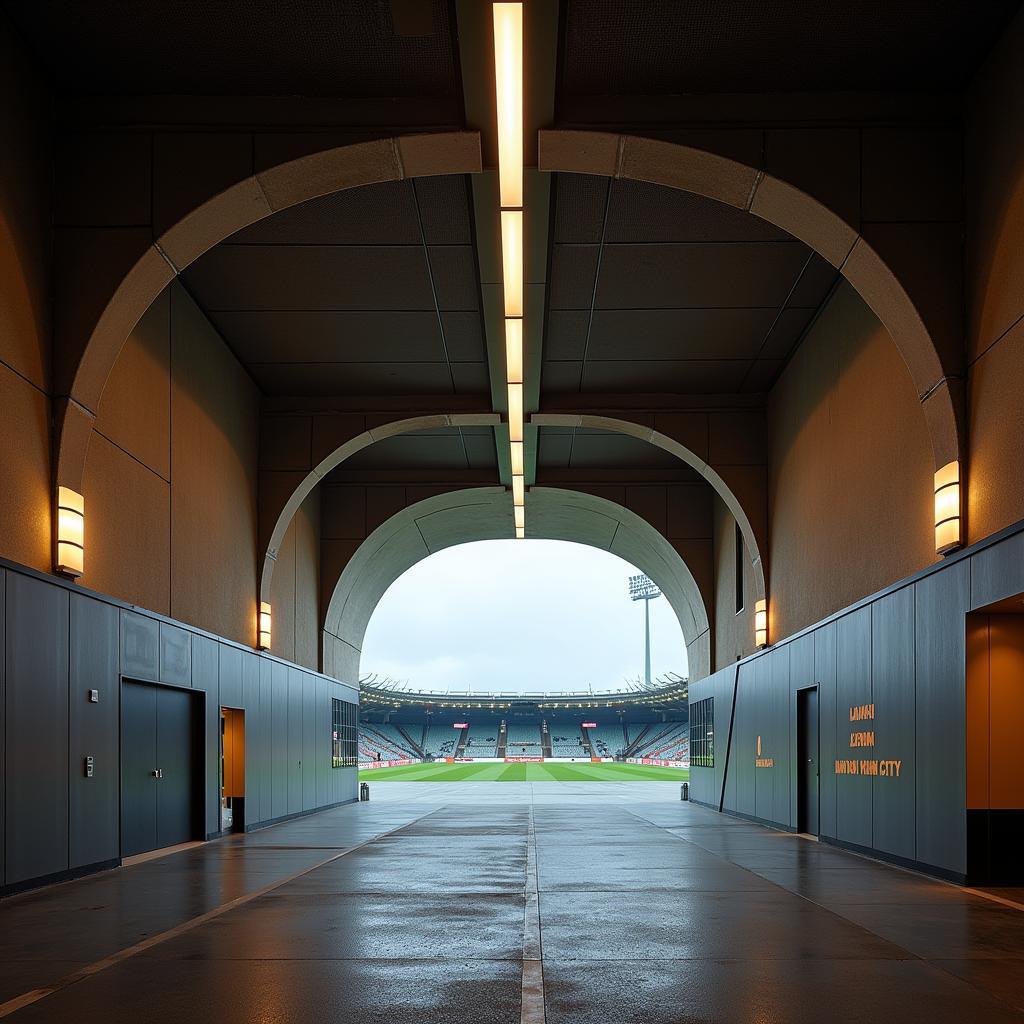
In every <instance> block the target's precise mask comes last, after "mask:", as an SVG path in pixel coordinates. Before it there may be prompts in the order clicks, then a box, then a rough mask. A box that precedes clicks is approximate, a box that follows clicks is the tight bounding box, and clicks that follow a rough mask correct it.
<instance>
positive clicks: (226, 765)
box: [220, 707, 245, 832]
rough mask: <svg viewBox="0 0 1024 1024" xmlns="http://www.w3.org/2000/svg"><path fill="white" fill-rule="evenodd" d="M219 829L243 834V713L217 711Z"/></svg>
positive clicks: (233, 710) (225, 709)
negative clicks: (218, 726)
mask: <svg viewBox="0 0 1024 1024" xmlns="http://www.w3.org/2000/svg"><path fill="white" fill-rule="evenodd" d="M220 827H221V831H222V832H244V831H245V712H244V711H243V710H242V709H241V708H224V707H222V708H221V709H220Z"/></svg>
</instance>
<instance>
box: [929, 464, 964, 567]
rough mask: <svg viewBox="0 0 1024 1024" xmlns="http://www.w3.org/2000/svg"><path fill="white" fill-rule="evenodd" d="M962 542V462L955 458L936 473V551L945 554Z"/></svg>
mask: <svg viewBox="0 0 1024 1024" xmlns="http://www.w3.org/2000/svg"><path fill="white" fill-rule="evenodd" d="M961 543H962V541H961V538H960V463H959V461H958V460H956V459H954V460H953V461H952V462H947V463H946V465H945V466H943V467H942V469H940V470H939V471H938V472H937V473H936V474H935V551H936V553H937V554H940V555H945V554H946V553H948V552H950V551H953V550H954V549H955V548H958V547H960V544H961Z"/></svg>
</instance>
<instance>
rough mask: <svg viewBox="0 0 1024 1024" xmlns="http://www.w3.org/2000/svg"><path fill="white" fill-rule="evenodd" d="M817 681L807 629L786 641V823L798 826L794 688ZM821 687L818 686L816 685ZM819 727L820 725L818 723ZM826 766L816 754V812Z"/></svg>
mask: <svg viewBox="0 0 1024 1024" xmlns="http://www.w3.org/2000/svg"><path fill="white" fill-rule="evenodd" d="M817 682H818V677H817V676H816V675H815V674H814V634H813V633H808V634H807V635H806V636H802V637H800V638H799V639H798V640H794V641H793V643H791V644H790V645H789V701H788V710H787V716H788V721H789V767H788V769H787V771H788V773H789V821H788V824H789V826H790V827H791V828H796V827H797V824H798V822H797V800H798V798H799V794H798V792H797V774H798V772H799V770H800V766H799V765H798V764H797V750H796V744H797V729H796V708H797V704H796V702H797V696H796V695H797V692H798V691H799V690H801V689H804V688H805V687H809V686H815V685H816V684H817ZM819 690H820V687H819ZM818 708H819V711H818V714H819V720H820V717H821V702H820V693H819V703H818ZM819 730H820V725H819ZM826 766H828V769H829V771H831V770H832V765H831V764H830V763H829V762H828V761H823V760H822V759H821V757H820V755H819V757H818V771H819V773H820V774H819V779H818V794H819V795H818V800H819V812H820V804H821V784H822V782H823V781H824V779H823V778H822V776H823V775H824V771H825V767H826Z"/></svg>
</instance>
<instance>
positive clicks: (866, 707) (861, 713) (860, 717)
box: [850, 704, 875, 722]
mask: <svg viewBox="0 0 1024 1024" xmlns="http://www.w3.org/2000/svg"><path fill="white" fill-rule="evenodd" d="M874 717H875V705H874V704H857V705H856V706H855V707H852V708H850V721H851V722H863V721H865V720H866V719H869V718H870V719H873V718H874Z"/></svg>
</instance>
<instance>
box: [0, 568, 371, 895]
mask: <svg viewBox="0 0 1024 1024" xmlns="http://www.w3.org/2000/svg"><path fill="white" fill-rule="evenodd" d="M0 621H2V622H3V627H4V628H3V629H2V630H0V707H2V708H3V714H2V716H0V756H4V755H5V756H6V758H7V764H8V765H17V770H16V771H8V772H7V773H6V774H5V775H4V777H3V785H2V787H0V833H2V835H3V843H2V850H0V891H3V890H4V889H8V890H9V889H12V888H23V887H25V886H26V885H28V884H31V883H33V882H38V881H40V880H43V879H47V878H53V877H55V876H56V877H59V876H60V875H62V874H63V873H67V872H80V871H82V870H84V869H89V868H90V867H96V866H102V865H109V864H110V863H111V862H114V863H116V862H117V860H118V859H119V857H120V845H119V844H120V802H119V792H120V790H119V780H120V703H119V701H120V679H121V677H122V676H123V677H125V678H128V679H134V680H142V681H148V682H153V683H160V684H167V685H174V686H184V687H189V688H191V689H192V690H196V691H202V692H203V693H204V695H205V696H204V698H203V700H204V703H205V709H206V713H205V723H206V727H205V757H204V770H205V777H206V784H205V787H204V807H203V815H202V817H203V820H204V822H205V826H204V831H205V834H206V835H207V836H211V835H214V834H216V833H218V831H219V829H220V794H219V746H218V743H219V730H220V707H221V705H224V706H227V707H233V708H241V709H243V710H244V711H245V734H246V735H245V758H246V765H245V779H246V793H245V809H246V826H247V827H251V826H255V825H259V824H266V823H267V822H269V821H272V820H275V819H278V818H282V817H287V816H291V815H295V814H301V813H304V812H307V811H311V810H315V809H317V808H320V807H325V806H329V805H331V804H335V803H339V802H342V801H346V800H353V799H355V796H356V786H357V782H356V769H354V768H348V769H345V768H339V769H333V768H332V767H331V698H339V699H342V700H346V701H350V702H353V703H355V702H357V701H358V692H357V691H356V690H354V689H352V688H351V687H347V686H344V685H342V684H340V683H338V682H336V681H335V680H331V679H327V678H325V677H323V676H319V675H316V674H314V673H312V672H305V671H303V670H301V669H300V668H297V667H295V666H292V665H288V664H287V663H285V662H282V661H279V660H277V659H274V658H270V657H267V656H261V655H259V654H256V653H255V652H253V651H249V650H246V649H244V648H242V647H240V646H238V645H237V644H232V643H229V642H225V641H222V640H219V639H218V638H216V637H212V636H210V635H208V634H201V633H199V632H196V631H193V630H190V629H188V628H187V627H185V626H183V625H181V624H180V623H176V622H173V621H170V620H167V619H160V618H158V617H156V616H153V615H148V614H146V613H143V612H138V611H135V610H132V609H129V608H126V607H124V606H119V605H117V604H116V603H114V602H111V601H109V600H105V599H104V598H102V597H100V596H98V595H93V594H90V593H88V592H85V591H82V590H81V589H80V588H77V587H75V586H73V585H71V584H67V583H65V582H63V581H59V580H54V579H52V578H46V577H42V576H39V575H34V574H32V573H30V572H27V571H21V570H19V569H18V567H16V566H13V565H10V564H6V565H3V566H0ZM89 689H97V690H99V701H98V702H97V703H91V702H90V701H89V700H88V696H87V691H88V690H89ZM86 755H91V756H93V757H94V758H95V774H94V776H93V777H92V778H86V776H85V773H84V770H83V762H84V758H85V757H86Z"/></svg>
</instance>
